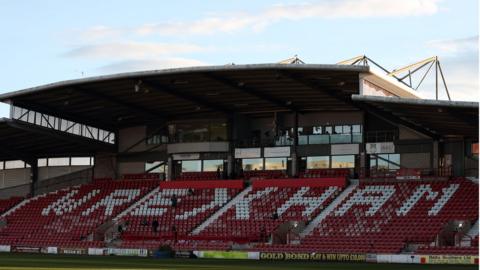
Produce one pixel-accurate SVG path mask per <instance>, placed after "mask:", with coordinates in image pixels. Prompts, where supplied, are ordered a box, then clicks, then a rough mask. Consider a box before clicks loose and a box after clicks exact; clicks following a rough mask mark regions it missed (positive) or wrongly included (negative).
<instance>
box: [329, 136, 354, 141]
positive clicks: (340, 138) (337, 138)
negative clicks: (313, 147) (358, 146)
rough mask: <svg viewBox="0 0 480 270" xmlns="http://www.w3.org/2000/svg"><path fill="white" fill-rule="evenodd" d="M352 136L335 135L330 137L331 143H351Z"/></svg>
mask: <svg viewBox="0 0 480 270" xmlns="http://www.w3.org/2000/svg"><path fill="white" fill-rule="evenodd" d="M351 140H352V135H350V134H334V135H331V136H330V143H350V142H351Z"/></svg>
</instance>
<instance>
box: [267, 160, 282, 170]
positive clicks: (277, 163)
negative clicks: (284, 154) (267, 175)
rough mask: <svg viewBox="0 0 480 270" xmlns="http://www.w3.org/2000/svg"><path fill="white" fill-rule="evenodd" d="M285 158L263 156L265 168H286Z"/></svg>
mask: <svg viewBox="0 0 480 270" xmlns="http://www.w3.org/2000/svg"><path fill="white" fill-rule="evenodd" d="M286 169H287V158H265V170H286Z"/></svg>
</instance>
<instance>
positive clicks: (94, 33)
mask: <svg viewBox="0 0 480 270" xmlns="http://www.w3.org/2000/svg"><path fill="white" fill-rule="evenodd" d="M438 2H439V0H402V1H385V0H323V1H318V2H314V3H303V4H290V5H273V6H270V7H269V8H267V9H264V10H262V11H261V12H257V13H245V12H224V13H222V14H213V15H212V14H210V15H209V16H207V17H203V18H200V19H198V20H193V21H167V22H159V23H149V24H145V25H141V26H137V27H131V28H123V29H122V28H108V27H105V26H98V27H94V28H91V29H88V30H86V31H85V33H83V36H85V37H89V38H95V37H96V38H103V37H104V36H109V35H113V34H118V33H119V32H122V33H123V34H126V35H128V34H134V35H153V34H158V35H165V36H173V35H182V36H184V35H212V34H217V33H233V32H237V31H241V30H250V31H257V32H258V31H261V30H263V29H264V28H266V27H268V26H270V25H272V24H275V23H279V22H282V21H298V20H302V19H310V18H323V19H349V18H392V17H411V16H427V15H433V14H435V13H437V12H438V10H439V7H438Z"/></svg>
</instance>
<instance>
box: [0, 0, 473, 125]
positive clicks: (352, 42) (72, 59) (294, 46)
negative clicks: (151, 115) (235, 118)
mask: <svg viewBox="0 0 480 270" xmlns="http://www.w3.org/2000/svg"><path fill="white" fill-rule="evenodd" d="M0 33H1V35H0V52H1V53H0V55H1V60H2V64H1V65H0V74H1V78H2V79H1V80H0V93H4V92H8V91H12V90H18V89H23V88H27V87H32V86H37V85H41V84H46V83H51V82H56V81H61V80H66V79H74V78H81V77H88V76H96V75H101V74H110V73H118V72H125V71H134V70H148V69H162V68H169V67H180V66H197V65H219V64H226V63H232V62H233V63H236V64H247V63H272V62H277V61H280V60H283V59H286V58H289V57H291V56H293V55H298V56H299V57H300V58H301V59H302V60H304V61H305V62H306V63H322V64H333V63H336V62H338V61H340V60H344V59H347V58H351V57H354V56H356V55H360V54H366V55H367V56H369V57H371V58H373V59H374V60H376V61H377V62H379V63H381V64H383V65H385V66H386V67H388V68H389V69H394V68H397V67H401V66H404V65H407V64H410V63H412V62H415V61H417V60H420V59H423V58H427V57H430V56H433V55H438V56H439V57H440V60H441V62H442V65H443V67H444V70H445V73H446V79H447V82H448V85H449V88H450V91H451V93H452V98H453V99H455V100H478V99H479V93H478V3H477V1H475V0H335V1H333V0H316V1H315V0H311V1H307V2H304V1H272V0H268V1H248V3H247V1H244V0H243V1H237V0H234V1H207V0H204V1H182V0H177V1H144V0H137V1H118V0H117V1H113V0H109V1H89V0H84V1H60V0H57V1H53V0H50V1H49V0H43V1H24V0H15V1H13V0H11V1H6V0H0ZM420 91H421V94H422V95H424V96H425V97H433V95H434V90H433V88H432V81H431V80H427V82H426V84H425V87H422V89H421V90H420ZM442 98H445V96H444V95H442ZM7 114H8V107H7V106H4V105H0V117H2V116H7Z"/></svg>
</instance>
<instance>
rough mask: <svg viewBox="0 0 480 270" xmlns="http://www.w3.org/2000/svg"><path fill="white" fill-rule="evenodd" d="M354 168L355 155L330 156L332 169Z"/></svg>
mask: <svg viewBox="0 0 480 270" xmlns="http://www.w3.org/2000/svg"><path fill="white" fill-rule="evenodd" d="M339 168H355V156H354V155H344V156H332V169H339Z"/></svg>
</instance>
